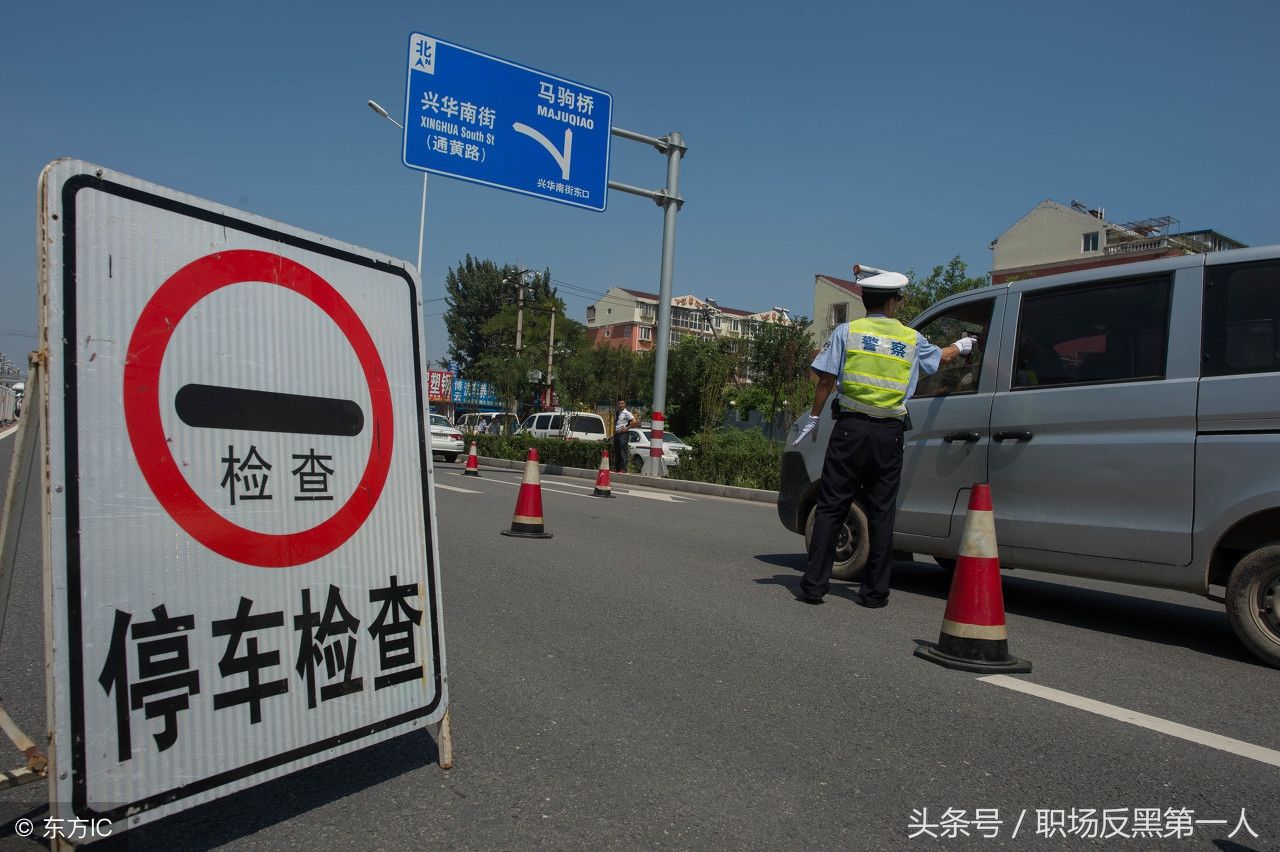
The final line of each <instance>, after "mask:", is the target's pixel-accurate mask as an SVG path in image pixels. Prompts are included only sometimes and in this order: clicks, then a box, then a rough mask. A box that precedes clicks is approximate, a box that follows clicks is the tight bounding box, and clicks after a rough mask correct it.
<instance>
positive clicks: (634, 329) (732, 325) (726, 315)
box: [587, 287, 791, 352]
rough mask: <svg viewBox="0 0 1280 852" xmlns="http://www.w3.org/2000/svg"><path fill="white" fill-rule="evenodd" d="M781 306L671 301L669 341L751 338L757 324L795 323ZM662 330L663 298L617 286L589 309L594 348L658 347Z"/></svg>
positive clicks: (685, 298) (680, 298)
mask: <svg viewBox="0 0 1280 852" xmlns="http://www.w3.org/2000/svg"><path fill="white" fill-rule="evenodd" d="M790 321H791V319H790V316H789V315H788V312H787V311H785V310H784V309H781V308H770V309H769V310H765V311H756V312H754V313H753V312H751V311H746V310H742V309H740V308H730V307H725V306H723V305H719V304H717V303H716V302H715V301H714V300H711V299H700V298H698V297H697V296H691V295H690V296H675V297H673V298H672V299H671V330H670V342H671V343H675V342H676V341H677V340H679V339H680V337H682V336H684V335H696V336H699V337H726V338H730V339H740V338H746V337H750V335H751V329H752V328H753V323H755V322H790ZM657 328H658V294H657V293H646V292H644V291H643V290H629V289H627V288H625V287H613V288H611V289H610V290H609V292H607V293H605V295H604V296H603V297H602V298H601V299H600V300H599V301H597V302H596V303H595V304H593V305H590V306H589V307H588V308H587V337H588V339H589V340H590V341H591V345H592V346H621V347H625V348H627V349H630V350H632V351H633V352H647V351H650V350H652V349H653V342H654V339H655V336H656V335H657Z"/></svg>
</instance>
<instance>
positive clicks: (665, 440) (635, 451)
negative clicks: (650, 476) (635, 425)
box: [627, 429, 693, 472]
mask: <svg viewBox="0 0 1280 852" xmlns="http://www.w3.org/2000/svg"><path fill="white" fill-rule="evenodd" d="M652 441H653V430H652V429H632V430H631V431H630V432H629V433H628V434H627V454H628V455H630V456H631V469H632V470H634V471H636V472H639V471H641V470H643V469H644V462H645V459H647V458H649V448H650V447H651V446H652ZM691 449H693V447H690V446H689V445H688V444H686V443H685V442H684V441H681V440H680V438H679V436H677V435H675V434H674V433H672V432H667V431H664V432H663V433H662V463H663V465H665V466H666V467H674V466H676V465H678V464H680V453H682V452H684V451H685V450H691Z"/></svg>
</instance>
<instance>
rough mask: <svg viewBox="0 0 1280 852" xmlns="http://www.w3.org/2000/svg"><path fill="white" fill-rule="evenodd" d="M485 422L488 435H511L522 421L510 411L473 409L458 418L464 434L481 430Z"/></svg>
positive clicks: (459, 427)
mask: <svg viewBox="0 0 1280 852" xmlns="http://www.w3.org/2000/svg"><path fill="white" fill-rule="evenodd" d="M481 424H484V427H485V428H484V434H486V435H510V434H513V433H514V432H515V431H516V429H518V428H519V426H520V421H519V420H517V419H516V416H515V415H514V414H512V413H511V412H509V411H473V412H471V413H470V414H464V415H462V416H461V417H460V418H458V430H459V431H461V432H462V433H463V434H470V433H473V432H479V431H480V426H481Z"/></svg>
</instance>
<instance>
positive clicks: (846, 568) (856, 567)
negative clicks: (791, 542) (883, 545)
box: [804, 503, 871, 580]
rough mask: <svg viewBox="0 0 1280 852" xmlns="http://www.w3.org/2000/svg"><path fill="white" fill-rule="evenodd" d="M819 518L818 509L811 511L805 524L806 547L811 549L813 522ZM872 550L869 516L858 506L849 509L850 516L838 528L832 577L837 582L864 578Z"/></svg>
mask: <svg viewBox="0 0 1280 852" xmlns="http://www.w3.org/2000/svg"><path fill="white" fill-rule="evenodd" d="M817 516H818V508H817V507H816V506H815V507H814V508H812V509H810V510H809V518H808V520H806V521H805V523H804V546H805V550H808V549H809V542H811V541H812V540H813V522H814V519H815V518H817ZM870 550H871V542H870V541H869V540H868V538H867V516H866V515H864V514H862V510H861V509H859V508H858V506H857V504H856V503H855V504H854V505H852V506H850V507H849V514H848V515H846V516H845V519H844V523H842V524H841V525H840V526H839V527H837V528H836V561H835V563H834V564H833V565H832V566H831V576H832V577H833V578H834V579H836V580H856V579H858V578H859V577H861V576H862V569H863V568H865V567H866V566H867V554H868V553H869V552H870Z"/></svg>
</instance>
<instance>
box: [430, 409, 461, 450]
mask: <svg viewBox="0 0 1280 852" xmlns="http://www.w3.org/2000/svg"><path fill="white" fill-rule="evenodd" d="M462 451H463V446H462V433H461V432H459V431H458V430H457V429H456V428H454V425H453V424H452V423H450V422H449V418H448V417H445V416H444V415H443V414H432V415H431V452H432V454H433V455H441V456H444V460H445V461H447V462H455V461H457V460H458V456H459V455H460V454H461V453H462Z"/></svg>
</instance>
